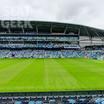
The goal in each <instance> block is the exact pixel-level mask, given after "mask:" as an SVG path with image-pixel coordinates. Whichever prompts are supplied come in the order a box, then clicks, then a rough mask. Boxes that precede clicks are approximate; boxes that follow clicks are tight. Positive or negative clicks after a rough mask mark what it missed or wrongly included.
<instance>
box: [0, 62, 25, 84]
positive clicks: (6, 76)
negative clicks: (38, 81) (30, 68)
mask: <svg viewBox="0 0 104 104" xmlns="http://www.w3.org/2000/svg"><path fill="white" fill-rule="evenodd" d="M23 64H24V61H20V62H19V61H16V62H15V64H14V63H13V64H12V65H10V66H8V67H4V68H3V69H2V70H0V84H5V83H7V82H8V81H9V80H11V79H12V78H13V77H14V76H15V75H16V74H18V73H19V72H20V71H21V70H19V68H18V67H21V68H23V67H22V66H23ZM2 79H3V80H2Z"/></svg>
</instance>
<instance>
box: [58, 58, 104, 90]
mask: <svg viewBox="0 0 104 104" xmlns="http://www.w3.org/2000/svg"><path fill="white" fill-rule="evenodd" d="M60 61H61V64H62V65H63V66H64V67H65V69H67V70H69V73H71V74H72V75H73V76H74V77H75V78H76V79H77V80H78V82H79V85H80V89H81V90H82V89H86V90H87V89H102V88H103V86H104V85H103V83H101V82H103V80H104V75H103V76H101V75H99V73H100V70H99V69H100V65H99V66H97V68H96V64H95V63H93V61H94V60H86V59H85V60H83V59H78V60H76V61H75V60H74V59H69V60H66V63H64V61H62V60H60ZM90 62H91V63H90ZM71 69H72V70H71ZM94 69H95V70H98V73H96V72H94V71H92V70H94ZM103 70H104V69H103ZM96 82H97V83H96Z"/></svg>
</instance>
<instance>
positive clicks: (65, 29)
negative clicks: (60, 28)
mask: <svg viewBox="0 0 104 104" xmlns="http://www.w3.org/2000/svg"><path fill="white" fill-rule="evenodd" d="M67 29H68V25H66V27H65V29H64V34H66V31H67Z"/></svg>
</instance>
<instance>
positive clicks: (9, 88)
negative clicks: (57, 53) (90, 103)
mask: <svg viewBox="0 0 104 104" xmlns="http://www.w3.org/2000/svg"><path fill="white" fill-rule="evenodd" d="M72 90H74V91H75V90H77V91H79V90H104V61H98V60H90V59H77V58H76V59H0V92H32V91H33V92H41V91H42V92H43V91H72Z"/></svg>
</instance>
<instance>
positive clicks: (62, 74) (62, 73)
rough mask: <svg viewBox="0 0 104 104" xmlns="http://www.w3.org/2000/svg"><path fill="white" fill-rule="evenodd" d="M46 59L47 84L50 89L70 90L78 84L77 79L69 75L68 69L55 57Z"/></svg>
mask: <svg viewBox="0 0 104 104" xmlns="http://www.w3.org/2000/svg"><path fill="white" fill-rule="evenodd" d="M47 63H48V60H47V59H46V60H45V73H46V75H45V77H46V86H47V87H48V89H49V90H54V91H55V90H61V89H63V91H64V90H70V89H71V87H73V88H74V86H77V85H78V84H77V81H76V79H75V78H74V77H73V76H71V75H69V74H68V73H67V71H66V70H65V69H64V68H63V67H62V66H61V65H60V64H58V63H57V62H56V60H55V59H50V62H49V63H48V64H47Z"/></svg>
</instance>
